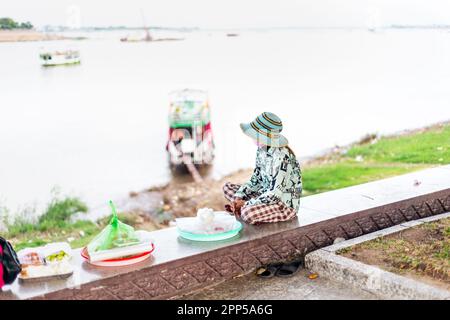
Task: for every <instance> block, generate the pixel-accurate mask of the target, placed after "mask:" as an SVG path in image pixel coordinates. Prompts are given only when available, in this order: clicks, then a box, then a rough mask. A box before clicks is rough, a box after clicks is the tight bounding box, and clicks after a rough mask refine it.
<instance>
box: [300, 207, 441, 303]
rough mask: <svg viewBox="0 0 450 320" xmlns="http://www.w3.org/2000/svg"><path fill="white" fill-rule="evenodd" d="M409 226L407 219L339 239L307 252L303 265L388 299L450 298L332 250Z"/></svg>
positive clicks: (417, 282) (434, 218)
mask: <svg viewBox="0 0 450 320" xmlns="http://www.w3.org/2000/svg"><path fill="white" fill-rule="evenodd" d="M448 217H450V213H446V214H440V215H437V216H434V217H430V218H425V219H421V220H417V222H418V223H417V224H415V225H419V224H422V223H425V222H431V221H434V220H439V219H442V218H448ZM413 226H414V225H408V223H407V224H406V225H398V226H394V227H391V228H387V229H384V230H383V231H380V232H375V233H372V234H369V235H365V236H361V237H359V238H356V239H352V240H348V241H343V242H340V243H338V244H335V245H332V246H329V247H326V248H323V249H320V250H317V251H315V252H312V253H309V254H308V255H306V257H305V262H306V267H307V268H308V269H309V270H311V271H313V272H317V273H318V274H320V275H322V276H325V277H328V278H332V279H334V280H337V281H340V282H343V283H347V284H350V285H353V286H355V287H357V288H360V289H363V290H367V291H369V292H371V293H374V294H376V295H378V296H381V297H385V298H389V299H412V300H423V299H427V300H443V299H450V292H449V291H446V290H442V289H440V288H435V287H433V286H430V285H427V284H424V283H422V282H419V281H416V280H413V279H409V278H406V277H403V276H400V275H396V274H394V273H392V272H388V271H384V270H382V269H380V268H378V267H374V266H371V265H367V264H364V263H362V262H359V261H355V260H352V259H349V258H346V257H343V256H340V255H337V254H336V252H337V251H338V250H341V249H344V248H348V247H351V246H354V245H356V244H359V243H363V242H367V241H370V240H373V239H375V238H378V237H380V236H386V235H389V234H393V233H397V232H399V231H402V230H405V229H408V228H411V227H413Z"/></svg>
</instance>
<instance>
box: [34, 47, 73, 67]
mask: <svg viewBox="0 0 450 320" xmlns="http://www.w3.org/2000/svg"><path fill="white" fill-rule="evenodd" d="M39 57H40V59H41V64H42V65H43V66H46V67H48V66H59V65H66V64H77V63H80V62H81V57H80V52H79V51H78V50H66V51H52V52H43V53H41V54H40V55H39Z"/></svg>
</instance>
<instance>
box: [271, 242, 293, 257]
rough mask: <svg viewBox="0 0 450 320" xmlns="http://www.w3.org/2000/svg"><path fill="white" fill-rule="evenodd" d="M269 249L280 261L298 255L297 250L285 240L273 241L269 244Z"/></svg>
mask: <svg viewBox="0 0 450 320" xmlns="http://www.w3.org/2000/svg"><path fill="white" fill-rule="evenodd" d="M270 247H271V248H272V250H273V251H275V252H276V253H277V254H278V255H279V256H280V257H281V258H282V259H287V258H291V257H293V256H295V255H296V254H297V253H298V251H297V249H296V248H295V247H294V246H293V245H292V244H291V243H290V242H289V241H287V240H279V241H273V242H272V243H270Z"/></svg>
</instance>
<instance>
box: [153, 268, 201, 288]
mask: <svg viewBox="0 0 450 320" xmlns="http://www.w3.org/2000/svg"><path fill="white" fill-rule="evenodd" d="M160 275H161V277H162V278H163V279H164V280H166V281H167V282H169V283H170V284H171V285H172V286H174V287H175V288H176V289H177V290H184V289H187V288H191V287H195V286H196V285H197V284H198V281H197V280H196V279H195V278H194V277H193V276H191V275H190V274H189V273H187V272H186V271H185V270H184V269H183V268H176V269H171V270H162V271H161V272H160Z"/></svg>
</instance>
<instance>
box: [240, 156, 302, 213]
mask: <svg viewBox="0 0 450 320" xmlns="http://www.w3.org/2000/svg"><path fill="white" fill-rule="evenodd" d="M255 193H258V194H259V195H258V196H257V197H256V198H252V199H250V200H249V201H247V203H246V205H255V204H270V203H273V202H277V201H279V200H281V201H282V202H284V203H285V204H286V205H287V206H288V207H291V208H293V209H295V211H296V212H298V209H299V206H300V195H301V193H302V172H301V169H300V164H299V162H298V161H297V159H296V157H295V155H293V154H292V153H291V152H289V149H288V148H286V147H282V148H274V147H269V148H264V147H263V148H258V151H257V154H256V168H255V170H254V171H253V175H252V177H251V179H250V181H248V182H246V183H244V184H243V185H242V186H241V187H240V188H239V190H238V191H237V192H236V194H235V197H237V198H242V199H248V198H251V195H252V194H255Z"/></svg>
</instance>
